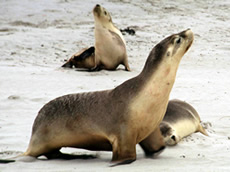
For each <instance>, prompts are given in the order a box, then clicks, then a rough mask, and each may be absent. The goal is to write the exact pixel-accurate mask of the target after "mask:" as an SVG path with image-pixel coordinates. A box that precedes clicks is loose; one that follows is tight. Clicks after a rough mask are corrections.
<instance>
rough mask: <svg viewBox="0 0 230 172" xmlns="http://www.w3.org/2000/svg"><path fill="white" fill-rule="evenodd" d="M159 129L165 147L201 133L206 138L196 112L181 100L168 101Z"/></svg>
mask: <svg viewBox="0 0 230 172" xmlns="http://www.w3.org/2000/svg"><path fill="white" fill-rule="evenodd" d="M160 129H161V132H162V135H163V137H164V141H165V143H166V145H175V144H177V143H178V142H179V141H180V140H181V139H182V138H184V137H186V136H188V135H190V134H192V133H194V132H201V133H202V134H204V135H206V136H208V134H207V132H206V131H205V129H204V128H203V127H202V125H201V124H200V117H199V115H198V113H197V111H196V110H195V109H194V108H193V107H192V106H191V105H190V104H188V103H186V102H184V101H181V100H170V101H169V103H168V107H167V111H166V113H165V116H164V119H163V121H162V122H161V124H160Z"/></svg>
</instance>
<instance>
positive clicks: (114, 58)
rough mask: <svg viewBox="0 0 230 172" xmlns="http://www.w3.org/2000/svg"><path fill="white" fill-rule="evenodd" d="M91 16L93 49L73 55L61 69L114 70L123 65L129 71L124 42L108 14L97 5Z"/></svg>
mask: <svg viewBox="0 0 230 172" xmlns="http://www.w3.org/2000/svg"><path fill="white" fill-rule="evenodd" d="M93 15H94V21H95V22H94V23H95V29H94V36H95V45H94V47H93V48H92V47H91V49H83V50H81V51H80V52H78V53H76V54H74V55H73V56H72V57H71V58H70V59H69V60H68V61H67V62H66V63H65V64H64V65H63V66H62V67H70V68H72V66H75V67H76V68H87V69H90V70H100V69H107V70H115V69H116V68H117V67H118V65H119V64H123V65H124V66H125V69H126V70H127V71H130V67H129V64H128V57H127V53H126V43H125V40H124V38H123V36H122V34H121V31H120V30H119V29H117V28H116V26H115V25H114V24H113V22H112V18H111V16H110V14H109V12H108V11H107V10H106V9H105V8H103V7H102V6H100V5H98V4H97V5H96V6H95V7H94V9H93Z"/></svg>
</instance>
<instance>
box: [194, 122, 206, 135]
mask: <svg viewBox="0 0 230 172" xmlns="http://www.w3.org/2000/svg"><path fill="white" fill-rule="evenodd" d="M197 131H198V132H200V133H202V134H203V135H205V136H208V133H207V132H206V131H205V129H204V128H203V127H202V125H201V124H199V126H198V129H197Z"/></svg>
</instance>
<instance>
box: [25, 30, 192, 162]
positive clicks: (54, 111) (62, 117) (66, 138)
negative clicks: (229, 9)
mask: <svg viewBox="0 0 230 172" xmlns="http://www.w3.org/2000/svg"><path fill="white" fill-rule="evenodd" d="M192 42H193V33H192V31H191V30H190V29H188V30H185V31H183V32H180V33H178V34H173V35H171V36H169V37H167V38H165V39H164V40H163V41H161V42H160V43H158V44H157V45H156V46H155V47H154V48H153V49H152V51H151V52H150V54H149V56H148V58H147V61H146V63H145V66H144V68H143V70H142V72H141V73H140V74H139V75H137V76H136V77H134V78H132V79H129V80H127V81H125V82H124V83H122V84H121V85H119V86H117V87H116V88H114V89H111V90H104V91H97V92H88V93H87V92H86V93H78V94H69V95H65V96H62V97H59V98H56V99H54V100H52V101H50V102H49V103H47V104H45V105H44V106H43V107H42V108H41V110H40V111H39V112H38V115H37V117H36V119H35V121H34V124H33V128H32V135H31V139H30V143H29V146H28V149H27V150H26V152H25V153H24V154H23V155H24V156H32V157H39V156H40V155H45V156H46V157H47V158H48V159H52V158H61V157H62V156H63V154H62V153H61V152H60V151H59V150H60V149H61V148H62V147H75V148H83V149H87V150H104V151H112V152H113V155H112V162H113V163H117V164H128V163H131V162H133V161H135V160H136V144H138V143H140V145H141V146H142V147H143V148H144V150H145V152H147V153H148V155H150V154H151V155H152V154H154V153H155V152H157V151H159V150H161V149H162V147H163V146H164V144H163V145H160V144H159V141H158V140H159V138H158V136H160V135H161V133H160V129H159V125H160V122H161V121H162V119H163V117H164V114H165V112H166V108H167V104H168V99H169V95H170V92H171V89H172V87H173V84H174V81H175V78H176V72H177V69H178V66H179V63H180V60H181V58H182V56H183V55H184V54H185V53H186V52H187V50H188V49H189V47H190V46H191V44H192ZM150 134H151V135H153V136H154V137H156V138H155V139H153V142H152V144H149V143H148V144H147V145H146V142H145V139H148V138H147V136H149V135H150ZM147 141H148V140H147ZM64 156H66V155H64Z"/></svg>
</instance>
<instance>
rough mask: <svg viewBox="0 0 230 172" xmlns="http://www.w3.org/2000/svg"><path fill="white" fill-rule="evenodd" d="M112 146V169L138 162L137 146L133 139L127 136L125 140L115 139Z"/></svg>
mask: <svg viewBox="0 0 230 172" xmlns="http://www.w3.org/2000/svg"><path fill="white" fill-rule="evenodd" d="M111 144H112V147H113V157H112V161H111V164H112V165H111V167H114V166H117V165H125V164H130V163H132V162H133V161H135V160H136V144H135V142H134V140H133V138H131V137H129V136H127V135H126V137H125V138H123V139H121V138H119V139H114V140H113V142H111Z"/></svg>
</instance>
